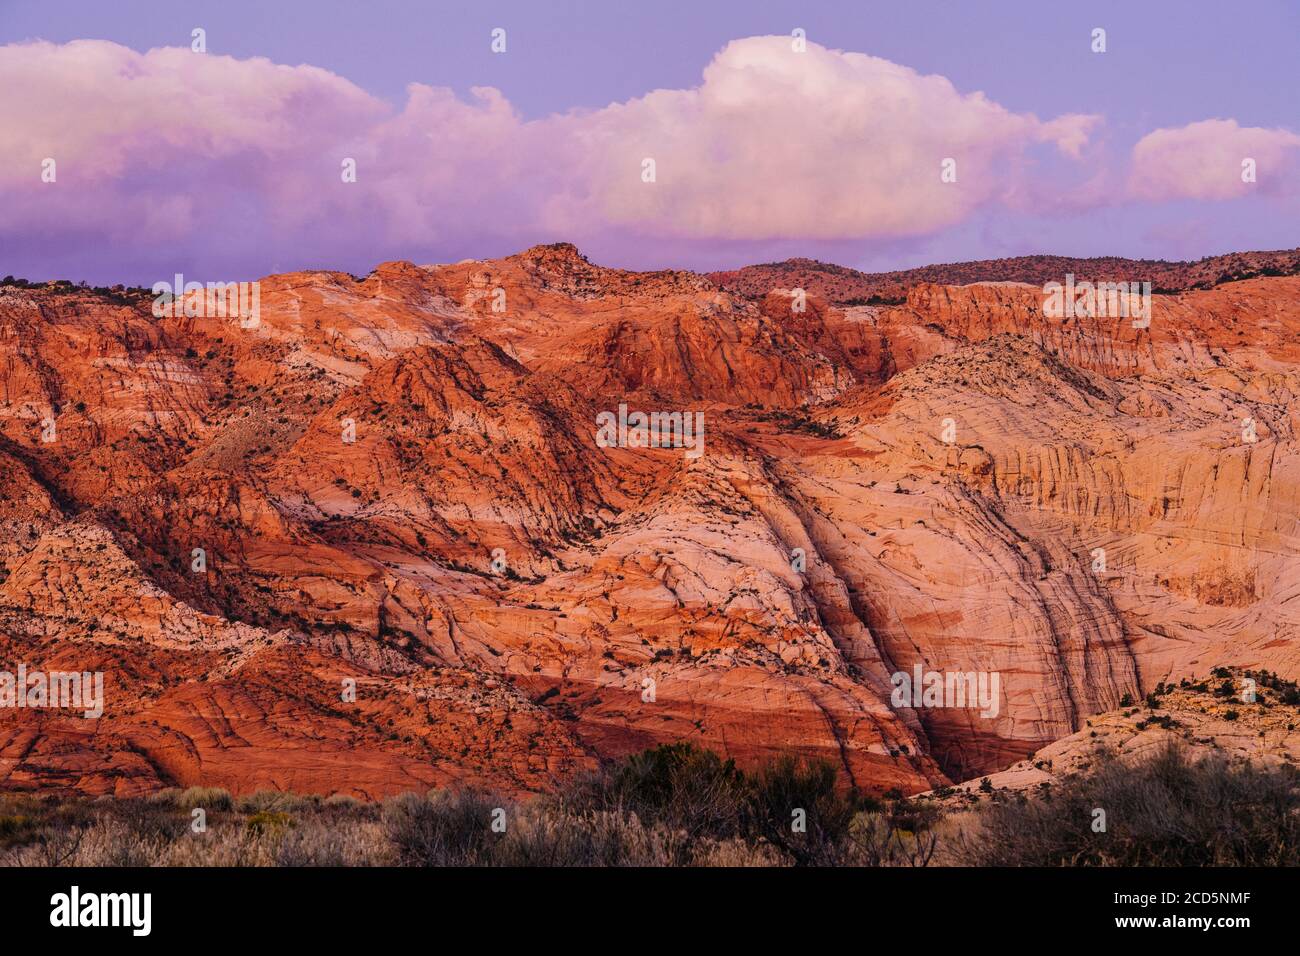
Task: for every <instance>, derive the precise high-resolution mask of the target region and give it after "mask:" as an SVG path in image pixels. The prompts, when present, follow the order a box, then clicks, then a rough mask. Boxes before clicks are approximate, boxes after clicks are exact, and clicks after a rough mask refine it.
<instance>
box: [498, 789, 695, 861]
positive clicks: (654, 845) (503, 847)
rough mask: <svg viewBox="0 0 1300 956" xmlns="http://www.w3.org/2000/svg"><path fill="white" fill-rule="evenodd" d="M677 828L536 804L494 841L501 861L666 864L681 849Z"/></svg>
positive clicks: (631, 817)
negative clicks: (672, 828)
mask: <svg viewBox="0 0 1300 956" xmlns="http://www.w3.org/2000/svg"><path fill="white" fill-rule="evenodd" d="M683 839H684V838H683V836H682V834H681V833H680V832H676V831H673V830H670V829H668V828H666V827H664V826H661V825H659V826H655V825H652V826H646V825H644V824H642V823H641V821H640V820H639V819H638V818H637V817H636V815H635V814H627V813H619V812H615V811H600V810H592V811H587V812H585V813H575V812H572V811H566V810H562V809H559V808H556V807H546V806H543V805H541V804H538V805H535V806H533V807H530V808H529V809H528V810H526V811H524V812H523V813H521V814H520V815H519V817H518V818H517V819H515V820H512V821H511V823H510V827H509V830H508V832H507V834H506V835H505V838H504V839H502V840H501V841H500V843H499V844H497V845H496V846H495V847H494V852H493V854H492V861H493V862H494V863H495V864H497V865H500V866H670V865H672V864H673V863H674V862H675V861H677V860H679V859H681V858H682V857H683V855H684V850H683V848H682V846H681V844H682V841H683Z"/></svg>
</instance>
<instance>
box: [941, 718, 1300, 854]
mask: <svg viewBox="0 0 1300 956" xmlns="http://www.w3.org/2000/svg"><path fill="white" fill-rule="evenodd" d="M1094 810H1104V811H1105V813H1106V817H1105V820H1106V830H1105V832H1101V833H1098V832H1094V831H1093V829H1092V827H1093V821H1094V819H1095V817H1094ZM978 821H979V825H978V826H977V827H976V828H974V829H972V830H970V831H967V832H964V833H963V834H961V835H960V837H959V838H958V841H957V845H956V852H957V855H958V857H959V859H960V860H961V861H962V862H967V863H971V864H975V865H986V866H988V865H991V866H1061V865H1069V866H1077V865H1091V866H1282V865H1287V866H1295V865H1297V864H1300V789H1298V788H1297V780H1296V775H1295V772H1294V771H1293V770H1291V769H1290V768H1285V767H1281V768H1268V767H1260V766H1256V765H1252V764H1245V763H1239V762H1232V761H1229V760H1228V759H1227V758H1225V757H1223V756H1221V755H1217V754H1215V755H1209V756H1205V757H1202V758H1200V759H1198V760H1193V759H1192V758H1191V757H1190V756H1189V755H1188V754H1187V751H1186V749H1185V748H1183V747H1182V746H1180V745H1179V744H1178V743H1177V742H1171V743H1169V744H1168V745H1167V746H1165V747H1164V748H1162V749H1161V750H1159V751H1158V752H1156V753H1155V754H1154V755H1153V756H1152V757H1150V758H1148V759H1146V760H1142V761H1127V762H1126V761H1122V760H1120V759H1119V758H1117V757H1115V756H1114V755H1110V754H1101V755H1099V759H1098V760H1097V761H1095V762H1094V763H1093V765H1092V767H1091V768H1090V770H1089V771H1088V772H1087V773H1086V774H1083V775H1079V776H1076V777H1072V778H1070V779H1067V780H1065V781H1063V782H1062V783H1060V784H1059V785H1058V786H1056V787H1054V788H1053V791H1052V793H1051V795H1050V797H1046V796H1043V797H1034V798H1022V799H1021V800H1016V801H1002V802H998V801H994V802H991V803H990V804H988V805H986V806H984V807H983V808H981V810H980V812H979V814H978Z"/></svg>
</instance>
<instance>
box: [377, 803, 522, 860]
mask: <svg viewBox="0 0 1300 956" xmlns="http://www.w3.org/2000/svg"><path fill="white" fill-rule="evenodd" d="M498 808H502V809H505V808H507V804H506V803H505V802H504V801H502V800H500V799H498V798H496V797H492V796H490V795H488V794H486V793H483V792H481V791H477V790H463V791H433V792H431V793H430V794H429V795H428V797H421V796H419V795H418V794H411V793H407V794H403V795H401V796H400V797H395V798H393V799H391V800H388V801H386V802H385V804H384V812H383V821H384V826H385V828H386V831H387V833H388V837H389V839H390V840H391V841H392V843H393V846H394V848H395V850H396V854H397V862H398V863H399V864H400V865H402V866H486V865H488V864H489V863H490V862H491V853H492V849H493V847H495V845H496V844H497V843H498V842H499V841H500V839H501V834H500V833H496V832H493V830H492V819H493V812H494V811H495V810H497V809H498ZM508 819H509V810H507V820H508Z"/></svg>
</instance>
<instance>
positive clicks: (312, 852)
mask: <svg viewBox="0 0 1300 956" xmlns="http://www.w3.org/2000/svg"><path fill="white" fill-rule="evenodd" d="M274 862H275V865H276V866H382V865H387V864H389V863H392V862H393V859H392V846H391V844H390V843H389V841H388V838H387V835H386V834H385V832H384V828H383V826H382V825H381V824H379V823H378V822H375V821H369V820H340V819H330V820H307V821H303V822H301V823H300V824H299V825H298V826H296V827H294V828H292V829H290V830H286V831H284V832H283V834H282V836H281V838H280V840H279V842H278V843H276V845H275V849H274Z"/></svg>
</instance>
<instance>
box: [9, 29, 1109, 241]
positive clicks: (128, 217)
mask: <svg viewBox="0 0 1300 956" xmlns="http://www.w3.org/2000/svg"><path fill="white" fill-rule="evenodd" d="M0 112H2V113H3V115H5V116H6V117H7V120H8V122H6V124H5V126H4V128H3V130H0V203H3V204H4V205H5V206H6V215H5V217H4V219H3V220H2V221H0V238H3V239H5V241H6V242H9V241H13V240H14V239H15V238H16V237H18V236H24V237H27V238H28V239H30V240H34V241H44V242H45V243H46V247H47V248H54V247H55V245H56V244H57V243H58V242H59V241H60V240H61V239H67V238H70V237H72V236H74V235H79V236H82V237H83V238H84V237H86V236H102V237H107V238H110V239H112V240H113V241H116V242H122V243H128V244H130V245H131V247H132V248H141V249H147V248H149V247H150V244H153V246H155V247H156V249H157V252H158V254H159V255H163V254H167V253H169V252H174V251H175V250H177V249H181V248H191V249H194V250H206V251H209V252H211V251H212V250H215V249H218V248H225V249H227V250H229V249H234V248H237V247H238V248H252V247H256V248H267V249H274V248H278V247H284V246H286V245H292V246H293V248H295V249H297V250H299V251H300V252H301V253H303V254H311V253H314V252H316V253H318V252H323V251H325V250H334V251H337V250H340V249H345V250H346V249H353V250H356V249H367V248H376V247H385V248H391V247H393V246H395V245H403V244H405V245H408V246H409V247H410V252H409V254H410V255H412V256H415V255H417V254H420V253H422V252H424V251H425V250H435V249H437V250H441V249H453V248H455V246H456V245H457V243H458V241H459V242H460V243H462V244H464V243H465V240H466V239H467V238H470V237H480V238H481V237H485V236H488V237H499V238H501V239H503V240H507V241H514V242H518V243H520V244H522V243H524V242H527V241H533V240H535V239H536V238H538V237H547V238H569V239H574V240H577V241H582V240H583V238H584V237H589V236H594V235H607V234H609V233H611V232H620V231H621V232H622V233H624V234H634V235H646V236H655V237H664V238H668V239H673V240H679V239H683V240H712V239H717V240H734V239H745V240H756V239H773V238H777V239H780V238H802V239H879V238H890V237H906V236H921V235H927V234H931V233H934V232H936V231H938V230H942V229H944V228H947V227H950V226H952V225H954V224H956V223H959V222H961V221H962V220H964V219H966V218H967V217H969V216H970V215H971V214H972V212H974V211H975V210H977V209H978V208H980V207H982V206H986V205H990V204H998V203H1006V202H1009V201H1011V197H1013V196H1014V195H1015V194H1016V193H1017V191H1019V192H1020V193H1022V194H1023V192H1024V190H1025V182H1024V181H1025V180H1026V179H1027V178H1028V177H1032V175H1033V174H1034V166H1035V159H1034V157H1035V151H1036V150H1038V149H1040V148H1047V149H1049V150H1051V151H1054V152H1058V153H1060V154H1062V155H1064V156H1066V157H1075V158H1077V157H1078V156H1079V155H1080V154H1081V151H1082V150H1083V149H1084V147H1085V145H1086V144H1087V143H1088V139H1089V134H1090V132H1091V130H1092V129H1093V127H1094V126H1095V125H1096V123H1097V122H1098V118H1097V117H1093V116H1082V115H1065V116H1060V117H1056V118H1053V119H1049V120H1040V119H1038V118H1037V117H1035V116H1033V115H1031V114H1026V113H1016V112H1012V111H1010V110H1008V109H1006V108H1004V107H1002V106H1000V105H999V104H997V103H994V102H992V101H991V100H989V99H988V98H987V97H986V96H985V95H983V94H982V93H978V92H975V93H962V92H960V91H958V90H957V89H955V88H954V87H953V85H952V83H950V82H949V81H948V80H947V79H945V78H944V77H942V76H934V75H923V74H920V73H918V72H916V71H915V70H912V69H909V68H907V67H905V66H900V65H898V64H896V63H891V62H890V61H888V60H884V59H881V58H879V57H873V56H868V55H865V54H860V53H846V52H841V51H835V50H829V49H826V48H824V47H820V46H817V45H816V44H812V43H809V44H808V46H807V49H806V51H805V52H795V51H794V50H793V49H792V47H791V43H790V39H789V38H788V37H753V38H749V39H744V40H737V41H735V42H733V43H730V44H728V45H727V46H726V47H725V48H723V49H722V50H721V51H720V52H719V53H718V54H717V55H716V56H715V57H714V58H713V60H712V61H711V62H710V63H709V64H708V65H707V67H706V68H705V70H704V74H703V77H702V80H701V82H700V84H699V85H698V86H696V87H694V88H691V89H684V90H656V91H653V92H651V93H648V94H646V95H645V96H642V97H639V98H636V99H632V100H629V101H627V102H623V103H615V104H612V105H610V106H608V107H606V108H604V109H599V110H588V111H580V112H571V113H564V114H557V115H553V116H548V117H544V118H541V119H537V120H532V121H525V120H523V119H522V118H521V117H520V116H519V115H518V113H517V112H516V111H515V110H514V109H513V108H512V107H511V105H510V103H509V102H507V101H506V99H505V98H504V97H503V96H502V94H501V93H500V92H498V91H497V90H495V89H490V88H478V89H475V90H473V91H471V95H470V97H469V98H467V99H461V98H460V97H458V96H456V95H455V93H453V92H452V91H451V90H448V89H443V88H432V87H428V86H424V85H419V84H414V85H412V86H410V87H409V88H408V95H407V100H406V102H405V103H404V104H402V106H401V108H400V109H398V108H395V107H393V106H391V105H389V104H387V103H384V102H383V101H381V100H378V99H376V98H375V97H372V96H371V95H370V94H368V93H366V92H365V91H364V90H362V89H360V88H358V87H357V86H355V85H353V84H352V83H350V82H348V81H347V80H346V79H343V78H341V77H339V76H336V75H334V74H332V73H330V72H328V71H326V70H322V69H319V68H316V67H311V66H283V65H278V64H274V63H272V62H270V61H268V60H265V59H250V60H236V59H233V58H231V57H227V56H217V55H212V54H194V53H191V52H190V51H189V50H186V49H155V50H150V51H148V52H147V53H138V52H135V51H133V50H130V49H128V48H126V47H122V46H119V45H117V44H114V43H110V42H106V41H97V40H80V41H75V42H72V43H67V44H62V45H56V44H51V43H45V42H38V43H25V44H15V45H10V46H5V47H0ZM46 157H49V158H53V159H55V160H56V161H57V164H58V166H57V175H58V181H57V184H55V185H51V184H46V183H42V182H41V181H40V164H41V161H42V160H43V159H44V158H46ZM344 157H352V158H355V159H356V160H357V167H358V181H357V182H356V183H354V184H345V183H343V182H342V181H341V178H340V163H341V161H342V159H343V158H344ZM646 158H651V159H653V160H654V161H655V165H656V181H655V182H654V183H646V182H643V180H642V175H641V174H642V162H643V160H644V159H646ZM948 158H951V159H953V160H955V161H956V172H957V181H956V182H955V183H944V182H942V181H941V179H940V164H941V163H942V161H943V160H945V159H948ZM145 258H151V259H156V258H157V256H146V257H145Z"/></svg>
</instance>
